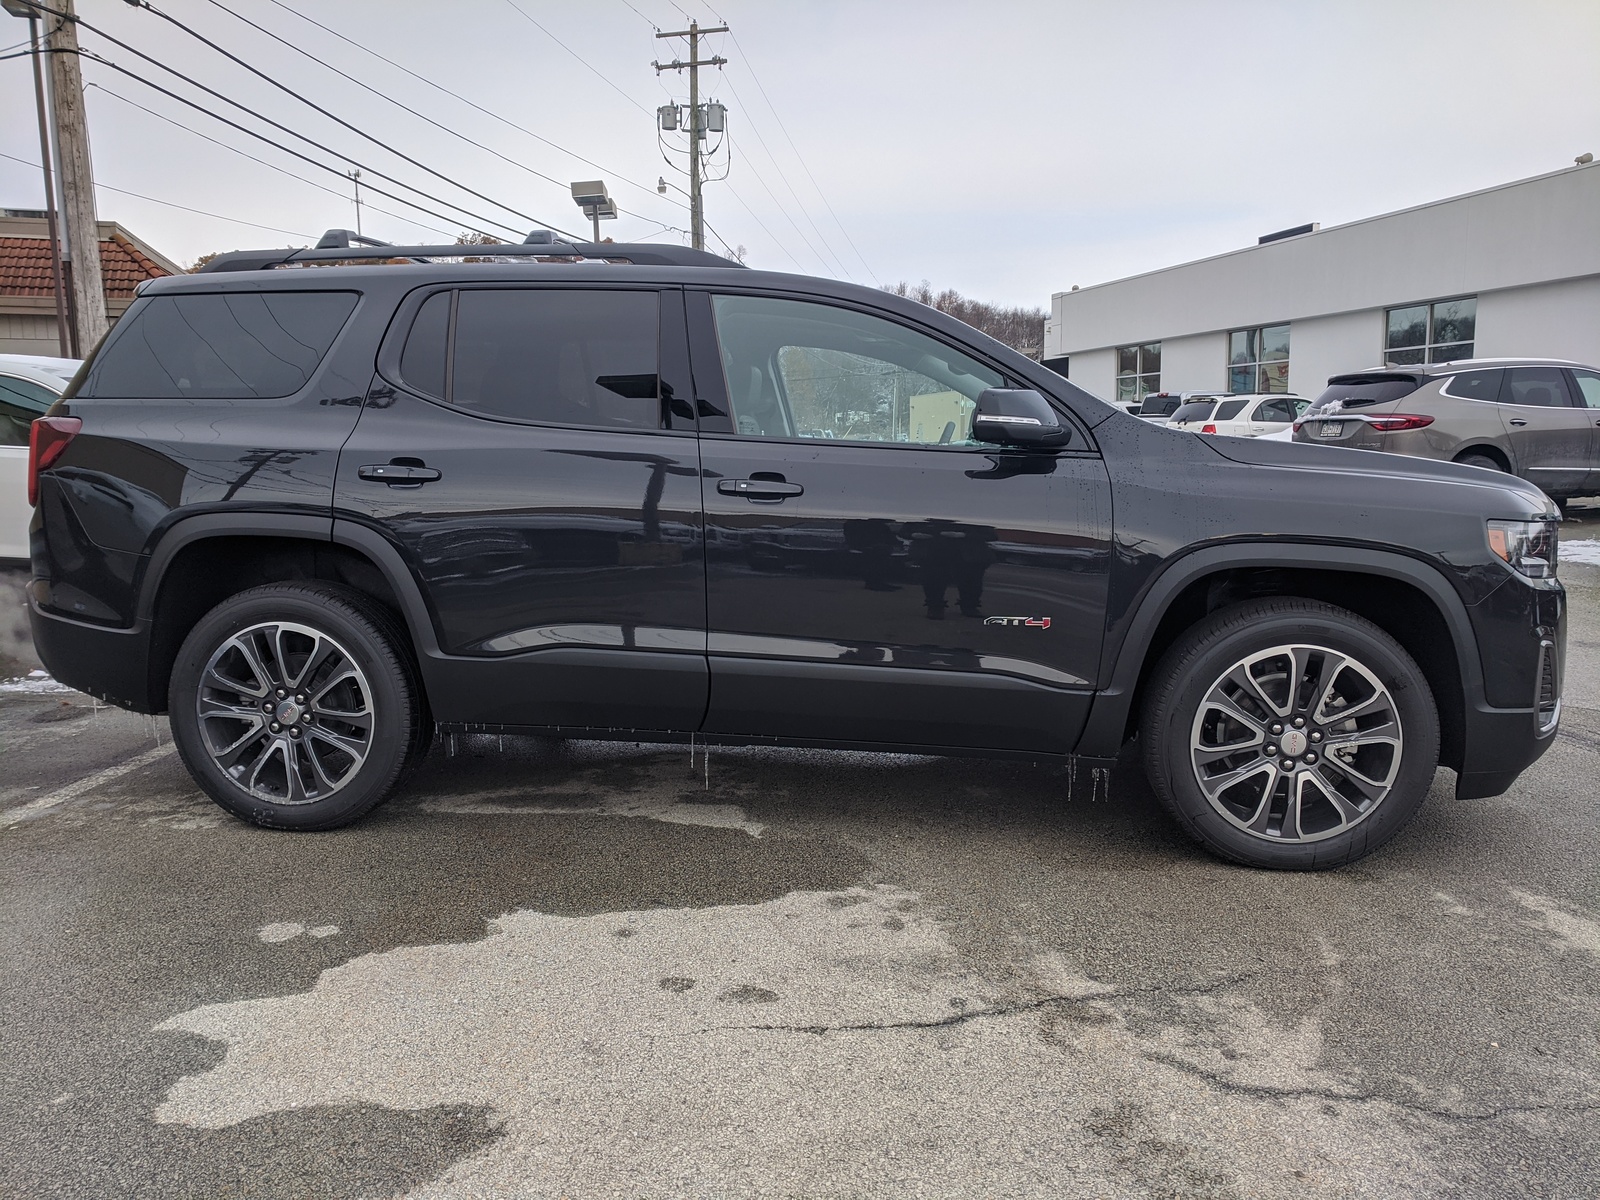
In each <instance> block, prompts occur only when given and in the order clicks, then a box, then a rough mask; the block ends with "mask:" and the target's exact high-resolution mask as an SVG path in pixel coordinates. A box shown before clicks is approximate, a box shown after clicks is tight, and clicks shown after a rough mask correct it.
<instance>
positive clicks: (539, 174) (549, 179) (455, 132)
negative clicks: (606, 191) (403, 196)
mask: <svg viewBox="0 0 1600 1200" xmlns="http://www.w3.org/2000/svg"><path fill="white" fill-rule="evenodd" d="M210 2H211V3H212V4H214V5H215V6H216V7H217V8H220V9H221V10H222V11H223V12H225V13H227V14H228V15H229V16H231V17H234V18H235V19H237V20H239V21H242V22H244V23H245V24H246V25H248V26H250V28H252V29H255V30H258V31H260V32H261V33H264V34H266V35H267V36H268V37H269V38H272V39H273V40H274V41H276V42H278V43H280V44H281V45H284V46H287V47H288V48H289V49H290V50H293V51H294V52H295V53H296V54H299V55H302V56H304V57H305V58H309V59H310V60H311V61H312V62H314V63H316V64H318V65H319V66H323V67H326V68H327V69H328V70H330V71H332V72H333V73H334V74H335V75H338V76H339V77H340V78H341V79H347V80H349V81H350V82H351V83H353V84H355V85H356V86H357V87H359V88H363V89H365V90H366V91H368V92H371V93H372V94H373V95H374V96H377V97H378V98H379V99H380V100H385V101H387V102H388V103H390V104H393V105H394V106H395V107H396V108H399V109H401V110H403V111H405V112H408V113H410V114H411V115H412V116H414V117H417V118H419V119H420V120H423V121H426V122H427V123H428V124H429V125H432V126H433V127H434V128H435V129H439V130H442V131H443V132H445V133H448V134H449V135H450V136H451V137H455V138H459V139H460V140H461V141H463V142H466V143H467V144H468V145H469V146H476V147H477V148H478V149H479V150H482V151H484V152H485V153H488V154H492V155H494V156H495V157H496V158H498V159H499V160H500V161H501V162H505V163H509V164H510V165H511V166H513V167H516V168H517V169H518V170H521V171H526V172H527V173H528V174H530V175H532V176H534V177H536V178H538V179H542V180H544V181H545V182H546V183H553V184H555V185H556V186H557V187H559V188H562V189H565V188H566V186H567V185H566V184H565V183H563V182H562V181H561V180H559V179H556V178H555V177H554V176H551V175H546V174H545V173H544V172H543V171H536V170H535V169H534V168H532V167H530V166H528V165H527V164H526V163H524V162H520V161H519V160H517V159H515V158H512V157H511V156H510V155H506V154H501V153H500V151H498V150H496V149H494V148H493V147H492V146H485V145H484V144H483V143H482V142H479V141H475V140H473V139H472V138H470V137H468V136H467V135H466V134H464V133H462V132H461V131H460V130H459V129H452V128H451V127H450V126H448V125H444V124H441V123H440V122H438V121H435V120H434V119H433V118H432V117H430V116H428V115H427V114H426V113H422V112H418V111H417V110H416V109H414V108H412V107H411V106H410V105H409V104H405V103H403V102H401V101H399V100H396V99H395V98H394V97H393V96H391V95H389V94H388V93H387V92H385V91H383V90H381V89H379V88H375V87H373V86H372V85H371V84H369V83H365V82H363V81H362V80H360V79H357V78H356V77H355V76H354V75H351V74H350V73H349V72H347V71H344V70H341V69H340V68H338V67H336V66H334V65H333V64H332V63H330V62H328V61H326V60H325V59H321V58H318V57H317V56H316V55H315V54H312V53H311V52H310V51H309V50H306V49H304V48H303V47H301V46H297V45H295V44H294V43H293V42H291V41H289V40H288V39H287V38H285V37H282V36H281V35H279V34H276V33H274V32H273V31H272V30H270V29H267V28H265V27H264V26H261V25H257V24H256V23H255V22H254V21H252V20H251V19H250V18H249V17H246V16H244V15H243V14H241V13H237V12H235V11H234V10H233V9H231V8H229V7H228V6H227V5H226V4H223V3H221V0H210ZM377 211H380V212H381V211H382V210H381V209H379V210H377ZM658 224H659V222H658Z"/></svg>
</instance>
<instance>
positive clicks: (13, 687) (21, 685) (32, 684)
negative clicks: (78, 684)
mask: <svg viewBox="0 0 1600 1200" xmlns="http://www.w3.org/2000/svg"><path fill="white" fill-rule="evenodd" d="M72 690H73V689H72V688H69V687H68V686H67V685H66V684H64V683H57V682H56V681H55V680H54V679H52V678H50V672H48V671H29V672H28V673H27V674H26V675H19V676H18V677H16V678H15V679H5V680H0V696H59V695H63V694H65V695H70V694H71V693H72Z"/></svg>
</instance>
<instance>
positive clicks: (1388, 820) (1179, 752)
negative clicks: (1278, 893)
mask: <svg viewBox="0 0 1600 1200" xmlns="http://www.w3.org/2000/svg"><path fill="white" fill-rule="evenodd" d="M1315 607H1316V610H1317V611H1302V612H1293V611H1281V610H1279V611H1274V607H1273V606H1271V605H1270V604H1265V605H1248V604H1247V605H1242V606H1238V607H1237V608H1235V609H1233V610H1224V611H1221V612H1219V613H1217V614H1214V616H1213V618H1212V619H1211V620H1209V621H1208V622H1207V623H1206V626H1207V627H1203V628H1202V629H1201V630H1197V631H1196V635H1195V636H1194V637H1192V638H1191V639H1186V640H1185V642H1183V643H1180V645H1179V646H1177V647H1174V650H1173V652H1172V653H1170V654H1169V656H1168V661H1167V662H1165V663H1163V667H1164V668H1165V669H1166V670H1167V672H1168V673H1169V677H1170V673H1171V672H1179V673H1180V675H1179V677H1178V678H1177V679H1175V680H1173V684H1172V686H1171V687H1170V688H1169V689H1164V690H1163V691H1162V692H1161V693H1160V694H1159V695H1158V696H1157V697H1156V700H1155V703H1154V704H1152V706H1151V712H1150V714H1149V715H1150V717H1151V718H1153V720H1151V721H1147V729H1146V732H1147V733H1148V734H1150V735H1151V736H1152V744H1151V746H1150V748H1149V750H1148V752H1147V760H1146V766H1147V769H1148V770H1149V772H1150V774H1151V783H1152V785H1154V786H1155V788H1156V791H1157V793H1158V795H1159V796H1160V797H1161V799H1162V800H1163V802H1164V803H1165V805H1166V806H1167V808H1168V811H1169V812H1171V813H1172V815H1173V816H1174V817H1175V818H1177V820H1178V821H1179V823H1180V824H1181V825H1183V826H1184V827H1185V828H1186V829H1187V830H1188V832H1189V833H1190V834H1191V835H1192V836H1193V837H1195V838H1196V839H1197V840H1198V841H1200V842H1201V843H1202V844H1203V845H1205V846H1207V847H1208V848H1210V849H1211V850H1213V851H1214V852H1216V853H1218V854H1221V855H1222V856H1224V857H1226V858H1229V859H1232V860H1233V861H1235V862H1241V863H1246V864H1248V865H1251V866H1257V867H1263V868H1267V869H1277V870H1314V869H1318V868H1324V867H1333V866H1339V865H1342V864H1344V863H1347V862H1352V861H1354V860H1355V859H1358V858H1361V857H1363V856H1364V855H1366V854H1368V853H1370V852H1371V851H1373V850H1375V849H1377V848H1378V847H1379V846H1382V845H1383V844H1384V843H1386V842H1387V841H1389V840H1390V839H1391V838H1392V837H1394V835H1395V834H1397V833H1398V832H1399V831H1400V830H1401V829H1402V828H1404V827H1405V825H1406V824H1407V822H1409V821H1410V820H1411V819H1412V817H1414V816H1415V815H1416V814H1417V812H1418V810H1419V809H1420V808H1421V807H1422V803H1423V801H1424V800H1425V799H1426V797H1427V793H1428V789H1429V787H1430V786H1431V784H1432V782H1433V777H1434V774H1435V772H1436V770H1437V767H1438V758H1439V718H1438V713H1437V709H1436V707H1435V704H1434V699H1433V693H1432V692H1431V690H1430V689H1429V687H1428V683H1427V680H1426V678H1425V677H1424V676H1423V674H1422V672H1421V670H1420V669H1419V668H1418V667H1417V665H1416V664H1415V663H1414V662H1413V661H1412V660H1411V657H1410V656H1409V655H1407V654H1406V653H1405V651H1404V650H1403V649H1402V648H1401V647H1400V645H1399V643H1397V642H1396V641H1395V640H1394V639H1393V638H1391V637H1389V635H1388V634H1386V633H1384V632H1383V631H1382V630H1381V629H1378V628H1377V627H1376V626H1375V625H1372V624H1371V623H1370V622H1368V621H1366V620H1364V619H1362V618H1360V617H1357V616H1355V615H1354V614H1352V613H1347V612H1344V611H1343V610H1341V609H1336V608H1334V607H1332V606H1331V605H1320V604H1319V605H1316V606H1315ZM1240 618H1244V619H1243V620H1241V619H1240ZM1299 643H1304V644H1309V645H1316V646H1324V647H1326V648H1328V649H1330V650H1334V651H1337V652H1339V653H1341V654H1346V655H1349V656H1350V657H1352V658H1354V659H1356V660H1357V661H1358V662H1360V663H1361V664H1362V665H1363V666H1365V667H1366V668H1367V669H1368V670H1370V671H1372V672H1373V674H1375V675H1376V676H1377V677H1378V679H1379V680H1381V681H1382V682H1383V684H1384V686H1385V687H1387V688H1388V689H1389V691H1390V693H1391V695H1393V697H1394V700H1395V705H1396V707H1397V709H1398V710H1399V717H1400V726H1401V732H1402V736H1403V738H1404V749H1403V752H1402V757H1401V763H1400V771H1399V773H1398V775H1397V776H1396V778H1395V782H1394V786H1393V788H1392V789H1391V790H1390V792H1389V794H1388V796H1386V797H1385V798H1384V800H1383V802H1382V804H1380V805H1379V807H1378V810H1377V811H1376V812H1374V813H1373V814H1372V815H1371V816H1370V817H1368V818H1366V819H1365V820H1364V821H1362V822H1361V823H1360V824H1358V825H1356V826H1355V827H1354V828H1353V829H1350V830H1347V831H1346V832H1344V833H1341V834H1336V835H1335V836H1333V837H1330V838H1326V839H1324V840H1322V841H1316V842H1305V843H1274V842H1270V841H1267V840H1265V839H1263V838H1258V837H1255V836H1253V835H1251V834H1248V833H1246V832H1244V831H1243V830H1241V829H1239V828H1238V827H1237V826H1235V825H1233V824H1231V823H1230V822H1229V821H1228V820H1227V819H1226V818H1224V817H1223V816H1222V815H1221V814H1220V813H1219V812H1217V810H1216V809H1215V808H1213V807H1212V805H1211V802H1210V801H1209V800H1207V799H1206V797H1205V793H1204V792H1203V791H1201V789H1200V784H1199V782H1198V781H1197V780H1196V779H1195V777H1194V769H1193V765H1192V761H1191V759H1190V746H1189V743H1190V737H1191V733H1192V729H1193V723H1194V717H1195V713H1196V711H1197V709H1198V707H1199V705H1200V702H1201V701H1202V700H1203V699H1204V698H1205V696H1206V693H1207V692H1208V691H1209V690H1210V689H1211V687H1212V685H1213V684H1215V682H1216V681H1217V680H1218V679H1219V678H1220V677H1221V676H1222V674H1223V672H1225V671H1227V670H1228V669H1229V668H1231V667H1232V666H1233V665H1234V664H1235V663H1237V662H1239V661H1240V660H1241V659H1243V658H1245V657H1247V656H1248V655H1250V654H1252V653H1255V652H1257V651H1260V650H1266V649H1269V648H1271V647H1272V646H1278V645H1286V644H1299ZM1158 678H1160V676H1158Z"/></svg>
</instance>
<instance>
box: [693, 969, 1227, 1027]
mask: <svg viewBox="0 0 1600 1200" xmlns="http://www.w3.org/2000/svg"><path fill="white" fill-rule="evenodd" d="M1255 975H1256V972H1254V971H1251V972H1246V973H1244V974H1240V975H1230V976H1228V977H1227V978H1224V979H1217V980H1213V981H1212V982H1210V983H1206V984H1197V985H1195V986H1193V987H1171V986H1168V985H1165V984H1151V985H1148V986H1145V987H1130V988H1114V989H1112V990H1110V991H1104V992H1090V993H1088V994H1087V995H1073V996H1067V995H1057V996H1040V997H1036V998H1034V999H1032V1000H1018V1001H1015V1002H1013V1003H1010V1004H998V1005H993V1006H990V1007H987V1008H971V1009H960V1010H958V1011H956V1012H952V1013H951V1014H950V1015H949V1016H947V1017H938V1018H925V1019H922V1020H906V1021H871V1022H863V1023H861V1024H855V1025H714V1026H709V1027H707V1028H703V1029H693V1030H690V1031H689V1032H688V1033H687V1034H679V1035H677V1036H679V1037H685V1036H694V1035H697V1034H707V1033H746V1032H768V1033H809V1034H825V1033H875V1032H881V1031H888V1030H896V1029H948V1028H949V1027H951V1026H953V1025H964V1024H966V1023H967V1022H968V1021H978V1020H986V1019H988V1018H990V1017H1011V1016H1018V1015H1020V1014H1022V1013H1029V1012H1038V1011H1039V1010H1041V1009H1045V1008H1051V1007H1054V1006H1056V1005H1076V1004H1090V1003H1093V1002H1095V1001H1105V1000H1121V999H1131V998H1133V997H1135V996H1141V995H1150V994H1152V993H1157V994H1161V995H1168V996H1207V995H1211V994H1212V993H1214V992H1219V991H1222V990H1223V989H1225V988H1230V987H1234V986H1236V985H1238V984H1241V983H1244V982H1247V981H1248V980H1250V979H1253V978H1255Z"/></svg>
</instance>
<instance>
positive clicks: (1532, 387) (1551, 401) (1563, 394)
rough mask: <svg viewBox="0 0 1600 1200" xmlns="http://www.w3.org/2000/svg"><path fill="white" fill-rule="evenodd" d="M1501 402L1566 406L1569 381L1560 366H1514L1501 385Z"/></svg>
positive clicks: (1538, 406) (1545, 406)
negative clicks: (1563, 375) (1562, 373)
mask: <svg viewBox="0 0 1600 1200" xmlns="http://www.w3.org/2000/svg"><path fill="white" fill-rule="evenodd" d="M1500 403H1501V404H1519V405H1523V406H1525V407H1528V408H1566V407H1567V406H1568V403H1569V402H1568V400H1567V383H1566V380H1564V379H1562V378H1561V370H1560V368H1559V367H1512V368H1510V369H1509V370H1507V371H1506V378H1505V382H1504V383H1503V384H1502V385H1501V387H1500Z"/></svg>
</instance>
